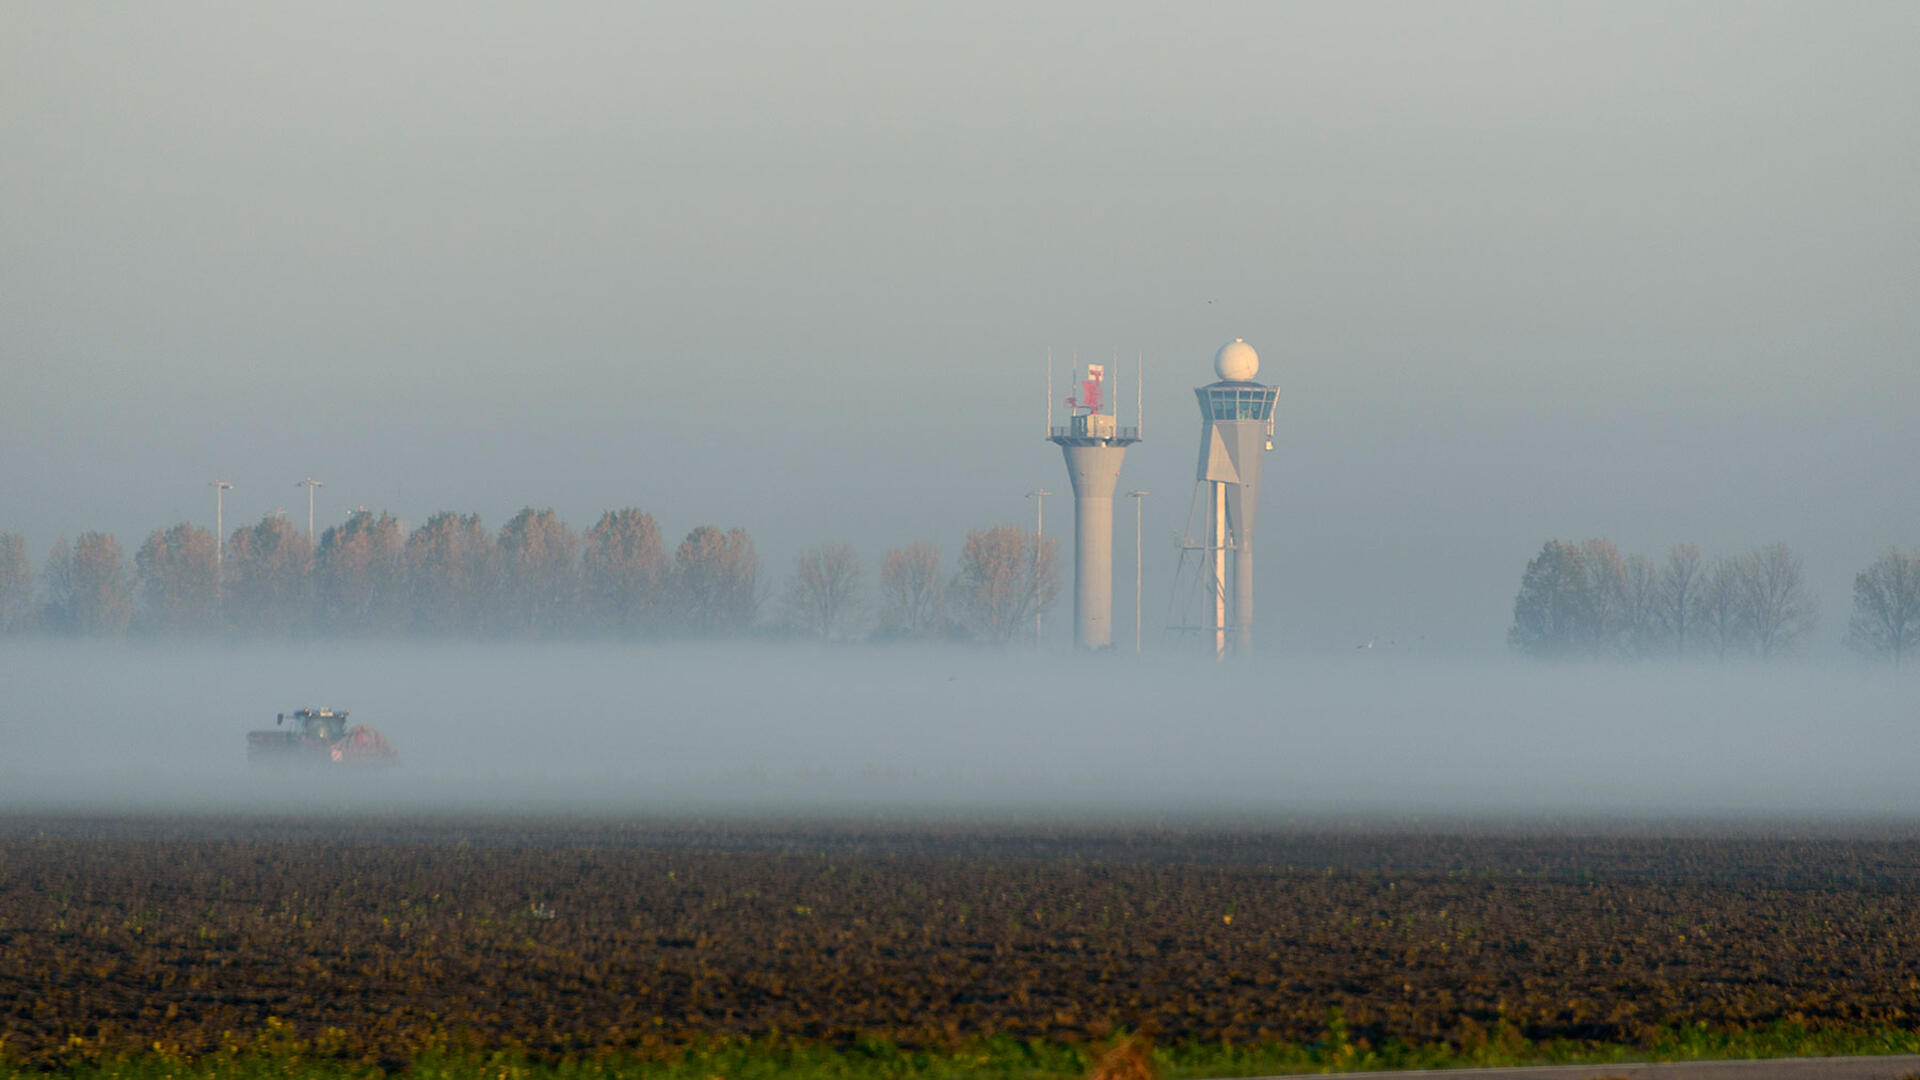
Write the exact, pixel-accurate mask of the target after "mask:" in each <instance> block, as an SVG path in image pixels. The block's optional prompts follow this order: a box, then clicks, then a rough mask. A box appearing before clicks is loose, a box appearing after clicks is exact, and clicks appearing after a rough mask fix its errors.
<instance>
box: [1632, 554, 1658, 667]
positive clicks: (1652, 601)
mask: <svg viewBox="0 0 1920 1080" xmlns="http://www.w3.org/2000/svg"><path fill="white" fill-rule="evenodd" d="M1625 571H1626V589H1625V593H1624V596H1625V599H1626V652H1627V654H1628V655H1630V656H1633V657H1635V658H1636V659H1644V658H1646V657H1649V656H1653V655H1655V654H1657V653H1660V652H1664V651H1665V649H1666V640H1667V631H1666V625H1665V623H1664V622H1663V621H1662V620H1661V618H1660V571H1658V570H1657V569H1655V568H1654V565H1653V560H1652V559H1649V558H1647V557H1646V556H1645V555H1629V556H1627V559H1626V564H1625Z"/></svg>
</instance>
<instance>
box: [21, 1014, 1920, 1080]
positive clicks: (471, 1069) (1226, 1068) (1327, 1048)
mask: <svg viewBox="0 0 1920 1080" xmlns="http://www.w3.org/2000/svg"><path fill="white" fill-rule="evenodd" d="M1476 1041H1479V1040H1476ZM1098 1052H1099V1048H1098V1047H1096V1046H1088V1045H1064V1044H1058V1043H1047V1042H1042V1041H1038V1040H1035V1041H1028V1042H1022V1041H1017V1040H1013V1039H993V1040H988V1041H985V1042H982V1043H979V1044H976V1045H974V1046H971V1047H969V1048H966V1049H964V1050H959V1051H923V1050H904V1049H900V1048H898V1047H896V1046H893V1045H891V1044H889V1043H885V1042H879V1041H873V1042H863V1043H861V1044H859V1045H857V1046H855V1047H852V1048H828V1047H805V1046H800V1047H795V1046H772V1045H767V1044H761V1043H735V1044H731V1045H724V1046H719V1047H715V1048H712V1049H706V1050H688V1051H684V1052H681V1053H680V1054H678V1055H677V1056H672V1057H668V1058H665V1059H661V1060H650V1059H646V1058H641V1057H637V1056H633V1055H624V1054H612V1055H606V1056H590V1057H585V1058H582V1059H579V1060H566V1061H560V1062H547V1061H541V1060H537V1059H533V1058H530V1057H528V1056H527V1055H525V1054H523V1053H519V1052H516V1051H506V1050H503V1051H497V1052H464V1053H459V1052H434V1053H428V1054H423V1055H421V1056H419V1057H417V1058H415V1059H414V1060H413V1061H412V1062H411V1063H409V1064H408V1065H406V1066H405V1067H404V1068H401V1069H399V1070H398V1071H397V1073H389V1072H388V1071H386V1070H385V1069H383V1068H382V1067H381V1066H380V1065H377V1064H372V1063H368V1062H359V1061H351V1060H341V1059H340V1058H337V1057H330V1056H325V1055H316V1054H314V1053H312V1052H310V1050H308V1049H306V1048H304V1047H302V1046H300V1045H298V1044H294V1045H289V1046H285V1047H280V1048H274V1047H266V1048H261V1047H259V1046H257V1045H256V1046H253V1047H249V1048H246V1049H239V1050H232V1051H226V1052H221V1053H217V1054H209V1055H205V1056H203V1057H199V1058H186V1057H182V1056H176V1055H172V1054H167V1053H162V1052H148V1053H141V1054H131V1055H115V1056H106V1057H101V1058H99V1059H97V1060H89V1061H77V1062H73V1063H69V1064H62V1065H53V1066H45V1067H40V1066H29V1065H25V1064H21V1063H18V1062H6V1061H0V1078H4V1080H292V1078H301V1080H382V1078H384V1077H387V1076H389V1075H398V1076H402V1077H406V1078H411V1080H643V1078H644V1080H960V1078H963V1077H965V1078H974V1080H1073V1078H1078V1077H1083V1076H1085V1075H1086V1074H1087V1072H1088V1070H1089V1069H1090V1068H1091V1067H1092V1064H1093V1061H1094V1059H1095V1058H1096V1057H1097V1055H1098ZM1877 1054H1920V1031H1916V1030H1888V1031H1878V1032H1853V1031H1846V1030H1841V1029H1826V1028H1808V1027H1804V1026H1800V1025H1792V1024H1778V1025H1774V1026H1771V1027H1766V1028H1757V1029H1735V1030H1712V1029H1708V1028H1706V1027H1705V1026H1695V1027H1685V1028H1678V1029H1661V1030H1660V1031H1659V1033H1658V1034H1657V1035H1656V1037H1655V1038H1653V1039H1652V1040H1650V1041H1649V1042H1647V1043H1644V1044H1637V1045H1624V1044H1592V1043H1580V1042H1571V1041H1568V1042H1561V1041H1552V1042H1541V1043H1535V1042H1529V1041H1528V1040H1526V1039H1524V1038H1521V1037H1520V1036H1519V1034H1518V1032H1517V1031H1515V1030H1514V1029H1512V1028H1509V1027H1505V1026H1504V1025H1502V1026H1496V1027H1494V1028H1491V1029H1488V1031H1487V1032H1486V1038H1485V1039H1484V1042H1483V1043H1482V1044H1481V1045H1476V1046H1471V1047H1460V1046H1454V1045H1452V1044H1447V1043H1437V1044H1429V1045H1420V1046H1409V1045H1405V1044H1401V1043H1397V1042H1390V1043H1388V1044H1386V1045H1384V1046H1380V1047H1370V1046H1367V1045H1365V1044H1364V1043H1355V1042H1352V1041H1350V1040H1349V1039H1348V1038H1347V1034H1346V1031H1345V1025H1344V1024H1342V1023H1341V1022H1340V1021H1339V1018H1338V1016H1337V1014H1336V1015H1334V1016H1332V1017H1330V1021H1329V1025H1328V1032H1327V1037H1326V1038H1324V1039H1322V1040H1320V1041H1318V1042H1314V1043H1309V1044H1287V1043H1267V1044H1256V1045H1248V1046H1230V1045H1220V1044H1202V1043H1187V1044H1176V1045H1170V1046H1161V1047H1157V1048H1155V1050H1154V1058H1155V1061H1156V1063H1157V1064H1158V1065H1159V1067H1160V1070H1161V1073H1162V1075H1163V1076H1165V1077H1166V1078H1167V1080H1200V1078H1211V1077H1249V1076H1280V1075H1289V1074H1325V1073H1342V1072H1364V1071H1374V1070H1394V1069H1453V1068H1470V1067H1496V1066H1510V1065H1545V1064H1552V1065H1605V1064H1611V1063H1618V1062H1628V1061H1714V1060H1727V1059H1739V1058H1779V1057H1835V1056H1853V1055H1877Z"/></svg>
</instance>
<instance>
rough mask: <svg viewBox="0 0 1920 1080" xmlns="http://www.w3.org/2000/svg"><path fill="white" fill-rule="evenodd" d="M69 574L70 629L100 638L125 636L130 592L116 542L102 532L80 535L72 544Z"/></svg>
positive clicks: (131, 615)
mask: <svg viewBox="0 0 1920 1080" xmlns="http://www.w3.org/2000/svg"><path fill="white" fill-rule="evenodd" d="M71 573H72V576H71V581H72V590H73V591H72V604H73V609H72V610H73V621H72V625H73V629H74V630H75V631H77V632H78V633H82V634H89V635H94V636H100V637H112V636H118V635H120V634H123V633H125V632H126V630H127V623H128V621H129V620H130V619H132V617H133V589H132V587H131V585H130V584H129V582H128V581H127V568H126V562H125V559H124V558H123V557H122V556H121V552H120V541H118V540H115V539H114V538H113V537H111V536H109V535H107V534H106V533H103V532H88V533H81V534H80V538H79V539H78V540H75V541H74V542H73V562H72V572H71Z"/></svg>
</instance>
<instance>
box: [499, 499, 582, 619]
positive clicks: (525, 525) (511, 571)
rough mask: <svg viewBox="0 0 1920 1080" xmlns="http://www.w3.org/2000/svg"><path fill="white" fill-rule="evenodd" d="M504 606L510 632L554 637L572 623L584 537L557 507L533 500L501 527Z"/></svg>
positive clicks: (501, 607)
mask: <svg viewBox="0 0 1920 1080" xmlns="http://www.w3.org/2000/svg"><path fill="white" fill-rule="evenodd" d="M495 546H496V548H497V549H498V552H499V559H500V584H499V591H498V611H499V615H500V624H501V628H502V629H503V630H504V631H505V632H507V633H509V634H525V635H530V636H532V637H551V636H553V635H554V634H556V633H560V632H563V631H565V630H567V629H568V628H569V627H571V626H572V624H573V622H574V613H575V608H576V603H577V601H578V599H579V591H580V590H579V579H578V578H577V577H576V576H575V572H574V565H575V564H574V555H575V553H576V551H577V550H578V549H579V546H580V542H579V539H578V538H577V537H575V536H574V534H573V530H572V529H569V528H567V525H566V522H564V521H561V520H560V517H559V515H557V514H555V513H554V512H553V511H552V510H550V509H549V510H535V509H534V508H533V507H531V506H529V507H527V508H526V509H524V510H522V511H520V512H519V513H518V514H515V515H514V516H513V520H511V521H509V522H507V523H506V525H505V526H503V527H502V528H501V530H500V539H499V541H498V542H497V543H496V545H495Z"/></svg>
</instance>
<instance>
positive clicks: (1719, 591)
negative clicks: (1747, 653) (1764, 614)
mask: <svg viewBox="0 0 1920 1080" xmlns="http://www.w3.org/2000/svg"><path fill="white" fill-rule="evenodd" d="M1745 580H1746V571H1745V569H1744V568H1743V567H1742V566H1741V563H1740V559H1739V558H1738V557H1736V556H1732V555H1722V556H1720V557H1719V558H1717V559H1715V560H1714V561H1713V563H1712V564H1711V565H1709V566H1708V567H1707V571H1706V573H1705V574H1704V575H1702V576H1701V578H1700V606H1699V608H1698V609H1696V611H1695V612H1694V621H1695V624H1696V625H1697V626H1698V628H1699V634H1698V635H1697V636H1698V637H1699V638H1701V639H1702V640H1704V641H1705V642H1706V643H1707V646H1708V647H1709V648H1711V649H1712V650H1713V655H1714V659H1716V660H1725V659H1726V658H1727V654H1728V653H1731V652H1735V651H1738V650H1740V649H1743V648H1745V647H1746V645H1747V641H1748V636H1747V621H1746V600H1745V589H1746V584H1745Z"/></svg>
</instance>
